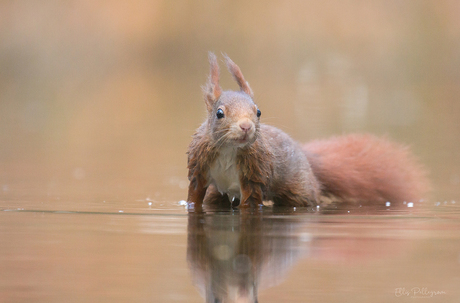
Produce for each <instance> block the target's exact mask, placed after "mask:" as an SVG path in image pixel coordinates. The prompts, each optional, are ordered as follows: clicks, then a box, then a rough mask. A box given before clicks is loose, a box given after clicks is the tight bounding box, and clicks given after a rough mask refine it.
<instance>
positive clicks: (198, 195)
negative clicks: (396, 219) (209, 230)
mask: <svg viewBox="0 0 460 303" xmlns="http://www.w3.org/2000/svg"><path fill="white" fill-rule="evenodd" d="M224 56H225V61H226V64H227V67H228V70H229V71H230V73H231V74H232V76H233V78H234V79H235V81H236V82H237V83H238V86H239V88H240V91H222V89H221V88H220V86H219V65H218V62H217V58H216V56H215V55H214V54H213V53H209V62H210V75H209V77H208V80H207V83H206V85H205V86H204V87H203V91H204V97H205V98H204V99H205V103H206V107H207V114H208V116H207V119H206V121H205V122H204V123H203V124H202V125H201V126H200V127H199V128H198V129H197V130H196V132H195V134H194V135H193V138H192V142H191V143H190V145H189V149H188V152H187V154H188V169H189V173H188V179H189V181H190V185H189V189H188V198H187V201H188V202H189V203H195V207H201V205H202V204H203V201H205V202H206V201H211V200H220V201H227V202H230V203H234V204H236V203H238V201H239V207H249V206H251V205H252V206H261V205H262V204H263V201H272V202H273V204H274V205H284V206H317V205H319V204H320V203H321V201H323V200H324V198H325V197H329V198H332V199H335V200H338V201H353V202H361V203H366V202H370V203H372V202H386V201H389V202H402V201H416V200H418V199H420V198H421V197H422V194H423V193H424V192H425V190H426V188H427V186H428V182H427V179H426V176H425V172H424V169H423V168H422V166H421V165H420V164H419V163H418V162H417V161H416V159H415V158H414V156H413V155H412V154H411V153H410V151H409V150H408V148H407V147H405V146H401V145H399V144H396V143H394V142H391V141H389V140H387V139H386V138H379V137H376V136H373V135H361V134H351V135H345V136H341V137H335V138H331V139H327V140H318V141H313V142H310V143H307V144H304V145H300V144H299V143H297V142H296V141H294V140H293V139H292V138H291V137H290V136H289V135H287V134H286V133H284V132H283V131H281V130H280V129H278V128H275V127H273V126H269V125H266V124H263V123H260V116H261V111H260V109H259V108H258V106H257V105H256V104H255V103H254V94H253V92H252V89H251V87H250V86H249V83H248V82H247V81H246V80H245V79H244V77H243V74H242V72H241V70H240V68H239V67H238V66H237V65H236V64H235V63H234V62H233V61H232V60H231V59H230V58H229V57H228V56H227V55H224Z"/></svg>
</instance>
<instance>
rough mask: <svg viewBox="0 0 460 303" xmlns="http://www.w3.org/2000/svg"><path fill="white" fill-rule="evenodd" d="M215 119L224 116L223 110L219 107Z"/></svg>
mask: <svg viewBox="0 0 460 303" xmlns="http://www.w3.org/2000/svg"><path fill="white" fill-rule="evenodd" d="M216 116H217V119H222V118H223V117H224V111H223V110H222V109H221V108H219V109H218V110H217V113H216Z"/></svg>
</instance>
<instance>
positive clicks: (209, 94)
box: [203, 52, 222, 111]
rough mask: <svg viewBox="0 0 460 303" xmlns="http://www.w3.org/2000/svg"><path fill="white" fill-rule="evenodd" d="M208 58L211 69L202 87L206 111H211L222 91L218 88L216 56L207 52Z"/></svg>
mask: <svg viewBox="0 0 460 303" xmlns="http://www.w3.org/2000/svg"><path fill="white" fill-rule="evenodd" d="M208 57H209V64H210V66H211V68H210V72H209V77H208V81H207V82H206V85H205V86H204V87H203V91H204V97H205V101H206V106H207V108H208V111H212V109H213V106H214V103H216V102H217V100H218V99H219V97H220V95H221V94H222V90H221V88H220V86H219V64H218V63H217V58H216V55H214V53H212V52H209V54H208Z"/></svg>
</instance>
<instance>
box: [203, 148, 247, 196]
mask: <svg viewBox="0 0 460 303" xmlns="http://www.w3.org/2000/svg"><path fill="white" fill-rule="evenodd" d="M209 175H210V178H209V183H213V184H214V185H215V186H216V187H217V190H219V192H220V193H221V194H225V193H226V194H228V196H229V198H230V200H232V199H233V198H238V199H239V198H240V197H241V186H240V174H239V171H238V168H237V165H236V149H228V150H224V151H222V152H221V153H220V154H219V156H218V157H217V158H216V160H215V161H214V163H213V164H212V165H211V167H210V169H209Z"/></svg>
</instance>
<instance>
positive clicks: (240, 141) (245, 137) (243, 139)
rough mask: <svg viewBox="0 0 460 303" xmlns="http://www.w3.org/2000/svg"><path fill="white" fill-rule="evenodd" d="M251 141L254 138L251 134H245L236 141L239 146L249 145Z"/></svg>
mask: <svg viewBox="0 0 460 303" xmlns="http://www.w3.org/2000/svg"><path fill="white" fill-rule="evenodd" d="M251 139H252V136H250V135H249V134H244V135H243V136H241V137H239V138H236V139H234V140H235V142H236V143H238V144H247V143H249V142H250V141H251Z"/></svg>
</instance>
